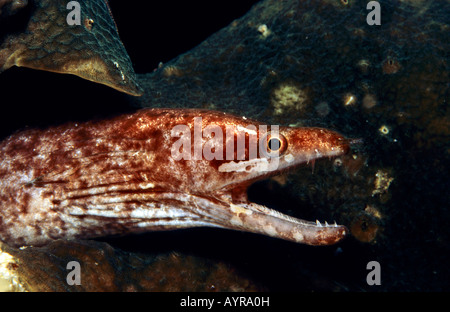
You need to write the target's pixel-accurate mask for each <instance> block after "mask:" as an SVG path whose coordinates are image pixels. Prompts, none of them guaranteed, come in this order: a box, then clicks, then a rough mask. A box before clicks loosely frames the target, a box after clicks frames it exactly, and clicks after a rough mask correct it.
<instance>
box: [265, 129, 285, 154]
mask: <svg viewBox="0 0 450 312" xmlns="http://www.w3.org/2000/svg"><path fill="white" fill-rule="evenodd" d="M265 142H266V144H265V145H266V146H265V147H266V148H265V149H266V151H267V156H269V157H279V156H281V155H283V154H284V153H285V152H286V150H287V147H288V143H287V140H286V138H285V137H284V135H282V134H280V133H273V132H269V133H268V134H267V137H266V140H265Z"/></svg>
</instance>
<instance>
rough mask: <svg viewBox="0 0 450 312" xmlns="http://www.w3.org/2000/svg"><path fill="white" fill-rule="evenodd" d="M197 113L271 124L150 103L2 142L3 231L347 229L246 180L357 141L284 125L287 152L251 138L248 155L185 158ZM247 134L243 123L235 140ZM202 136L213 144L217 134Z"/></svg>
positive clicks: (297, 232) (317, 238)
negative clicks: (266, 149) (292, 210)
mask: <svg viewBox="0 0 450 312" xmlns="http://www.w3.org/2000/svg"><path fill="white" fill-rule="evenodd" d="M196 117H201V118H202V126H203V130H205V127H206V126H208V125H218V126H219V127H220V128H221V129H223V133H224V134H225V133H226V132H225V131H226V125H229V126H230V125H231V126H233V127H234V129H239V127H241V126H242V127H247V126H249V125H255V126H256V127H259V126H260V125H261V124H260V123H258V122H256V121H250V120H247V119H245V118H242V117H236V116H233V115H228V114H225V113H222V112H214V111H207V110H195V109H191V110H190V109H148V110H141V111H138V112H136V113H134V114H131V115H122V116H119V117H116V118H114V119H111V120H106V121H99V122H88V123H84V124H74V123H72V124H66V125H62V126H59V127H56V128H50V129H48V130H28V131H24V132H21V133H17V134H14V135H12V136H11V137H9V138H8V139H6V140H5V141H3V142H2V143H1V144H0V204H1V210H0V239H1V240H2V241H4V242H5V243H7V244H9V245H13V246H21V245H42V244H46V243H48V242H50V241H52V240H55V239H60V238H63V239H72V238H93V237H100V236H106V235H116V234H127V233H132V232H134V233H136V232H145V231H153V230H170V229H177V228H186V227H196V226H214V227H223V228H229V229H236V230H242V231H249V232H255V233H261V234H265V235H269V236H273V237H279V238H282V239H286V240H291V241H295V242H300V243H306V244H310V245H328V244H333V243H336V242H337V241H339V240H340V239H342V238H343V237H344V236H345V234H346V233H347V229H346V228H345V227H344V226H338V225H336V224H335V225H328V224H324V225H321V224H320V223H312V222H307V221H303V220H299V219H295V218H292V217H289V216H286V215H283V214H281V213H279V212H277V211H274V210H271V209H268V208H266V207H264V206H261V205H257V204H254V203H251V202H249V201H248V200H247V198H246V187H247V186H248V185H249V184H250V183H251V182H253V181H255V180H259V179H263V178H265V177H267V176H269V175H273V174H276V173H279V172H281V171H283V170H286V169H287V168H290V167H293V166H296V165H299V164H303V163H308V162H309V161H314V160H315V159H317V158H321V157H332V156H338V155H342V154H344V153H346V152H347V151H348V148H349V143H348V140H346V139H345V138H344V137H342V136H341V135H340V134H338V133H335V132H332V131H329V130H326V129H320V128H288V127H280V129H279V134H280V135H279V137H280V138H281V141H283V144H282V146H280V151H279V154H278V155H277V156H273V155H272V156H267V155H265V154H260V155H258V158H257V159H256V160H255V159H249V145H248V141H247V142H246V145H245V155H246V156H245V158H244V159H243V160H238V159H236V160H235V161H233V160H226V159H225V160H218V159H212V160H207V159H205V156H204V155H202V157H201V159H199V160H195V159H191V160H175V159H174V158H173V157H172V147H173V146H174V144H175V143H176V142H177V141H178V140H179V137H177V136H173V135H171V131H172V129H173V128H174V127H175V126H177V125H186V126H188V127H189V129H190V130H191V133H192V141H193V142H194V134H193V133H194V132H193V129H194V125H195V123H194V118H196ZM272 128H273V127H272ZM272 128H270V130H271V131H272V130H273V129H275V128H273V129H272ZM242 133H243V132H240V131H239V130H236V132H235V133H234V136H233V137H234V139H236V138H237V137H238V136H239V135H242ZM272 133H274V132H273V131H272V132H271V134H270V135H272ZM244 134H245V132H244ZM263 135H266V134H265V133H263V132H262V131H257V137H258V139H259V138H264V140H261V142H262V144H265V143H264V142H266V141H265V140H268V138H269V137H266V136H263ZM247 136H248V135H247ZM202 140H203V142H202V146H204V144H205V142H209V141H210V140H211V137H204V138H203V139H202ZM224 142H225V141H224ZM224 145H225V143H224ZM192 149H194V146H192ZM225 151H226V147H225V148H224V150H223V153H224V155H225ZM235 152H236V149H235ZM234 158H236V154H235V155H234ZM255 161H258V163H255ZM275 161H276V162H277V166H276V167H271V166H272V164H274V163H275ZM259 163H263V164H264V163H268V164H269V166H268V167H267V170H265V171H261V170H259V169H258V168H259V167H258V166H259ZM225 169H226V170H225Z"/></svg>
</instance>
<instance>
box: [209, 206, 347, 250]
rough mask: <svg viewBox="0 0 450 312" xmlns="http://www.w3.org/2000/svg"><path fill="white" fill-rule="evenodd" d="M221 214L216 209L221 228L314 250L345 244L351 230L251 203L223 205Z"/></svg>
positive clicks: (217, 220) (212, 212)
mask: <svg viewBox="0 0 450 312" xmlns="http://www.w3.org/2000/svg"><path fill="white" fill-rule="evenodd" d="M222 203H223V202H222ZM223 204H224V205H229V207H227V209H224V208H225V207H223V206H222V208H221V209H220V210H216V209H214V208H213V209H212V211H211V210H210V213H211V214H212V215H213V218H214V220H215V222H214V223H215V224H216V225H217V226H220V227H224V228H229V229H235V230H241V231H245V232H252V233H258V234H263V235H267V236H271V237H275V238H280V239H284V240H288V241H292V242H296V243H302V244H307V245H313V246H320V245H332V244H335V243H337V242H339V241H341V240H342V239H343V238H344V237H345V236H346V235H347V233H349V231H348V229H347V228H346V227H345V226H343V225H338V224H336V223H334V224H328V223H327V222H324V223H320V222H319V221H316V222H310V221H306V220H301V219H297V218H294V217H291V216H288V215H285V214H283V213H281V212H278V211H276V210H273V209H270V208H267V207H265V206H262V205H258V204H255V203H251V202H246V203H238V204H234V203H232V202H231V201H227V202H226V203H223Z"/></svg>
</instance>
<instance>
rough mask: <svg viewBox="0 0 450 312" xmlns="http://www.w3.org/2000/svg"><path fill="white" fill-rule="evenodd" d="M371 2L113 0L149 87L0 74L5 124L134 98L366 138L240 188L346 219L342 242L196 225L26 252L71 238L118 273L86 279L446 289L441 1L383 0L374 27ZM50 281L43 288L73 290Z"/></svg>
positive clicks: (445, 17) (445, 22) (37, 121)
mask: <svg viewBox="0 0 450 312" xmlns="http://www.w3.org/2000/svg"><path fill="white" fill-rule="evenodd" d="M367 2H368V1H350V0H349V1H340V0H337V1H332V0H329V1H319V0H317V1H306V0H305V1H274V0H273V1H261V2H258V1H221V0H220V1H196V2H191V1H185V2H181V1H137V0H133V1H119V0H114V1H110V6H111V10H112V14H113V16H114V18H115V21H116V24H117V26H118V29H119V34H120V37H121V39H122V41H123V43H124V45H125V48H126V49H127V51H128V54H129V56H130V58H131V60H132V63H133V66H134V69H135V71H136V73H137V74H138V78H139V81H140V83H141V86H142V87H143V88H144V89H145V91H146V93H145V94H144V96H143V97H141V98H134V97H130V96H128V95H126V94H122V93H119V92H117V91H115V90H112V89H110V88H108V87H105V86H102V85H99V84H94V83H91V82H89V81H85V80H82V79H79V78H77V77H75V76H69V75H57V74H53V73H48V72H43V71H34V70H31V69H26V68H12V69H10V70H8V71H6V72H4V73H2V74H1V75H0V86H1V89H2V91H1V93H2V100H1V102H2V107H3V108H4V113H3V114H2V115H1V116H0V131H1V132H0V133H1V135H2V137H5V136H7V135H9V134H11V133H13V132H15V131H17V130H21V129H24V128H26V127H47V126H49V125H55V124H60V123H63V122H66V121H74V120H76V121H83V120H90V119H94V118H105V117H109V116H113V115H116V114H119V113H124V112H130V111H133V110H136V109H138V108H140V107H186V108H187V107H202V108H210V109H216V110H224V111H227V112H231V113H235V114H240V115H245V116H246V117H250V118H255V119H258V120H261V121H263V122H267V123H271V124H280V125H302V126H321V127H327V128H330V129H332V130H336V131H339V132H341V133H343V134H344V135H346V136H347V137H350V138H358V139H362V141H363V144H360V145H358V146H355V147H354V148H353V150H352V151H351V153H350V154H349V155H347V156H345V157H342V158H340V159H339V160H338V161H335V160H323V161H318V162H316V165H315V168H314V172H312V170H311V167H306V166H305V167H302V168H298V169H296V170H294V171H292V172H290V173H289V174H287V175H284V176H283V177H281V178H277V179H269V180H266V181H261V182H258V183H256V184H255V185H253V186H252V187H251V188H250V190H249V197H250V200H251V201H254V202H257V203H260V204H264V205H266V206H268V207H270V208H274V209H277V210H279V211H282V212H284V213H287V214H290V215H293V216H296V217H299V218H303V219H307V220H316V219H319V220H320V221H322V220H328V221H331V222H333V221H334V220H336V221H337V222H338V223H340V224H344V225H346V226H347V227H348V228H349V229H350V231H351V235H349V237H348V238H346V239H345V241H343V242H342V243H339V244H338V245H334V246H329V247H310V246H304V245H299V244H294V243H291V242H285V241H281V240H278V239H273V238H269V237H264V236H260V235H255V234H249V233H240V232H234V231H228V230H220V229H208V228H201V229H189V230H181V231H171V232H155V233H148V234H145V235H132V236H126V237H120V238H108V239H99V240H97V241H90V242H72V243H69V244H68V245H64V244H62V245H61V244H60V243H58V244H57V245H55V246H50V247H48V249H47V250H46V249H43V250H36V251H30V250H28V251H27V250H23V251H21V252H23V254H21V256H22V257H26V254H25V253H26V252H29V253H33V254H34V255H35V256H36V257H43V258H45V255H46V253H47V252H48V250H51V251H52V252H53V253H56V254H58V255H59V257H60V259H61V263H62V262H63V260H64V259H66V256H65V255H64V250H68V249H73V248H75V247H77V248H79V250H80V251H79V252H80V255H79V256H80V258H81V257H82V256H81V255H82V254H83V257H85V258H86V257H87V258H92V259H94V258H95V257H94V256H93V255H94V254H95V253H96V251H98V250H102V251H103V254H104V256H103V257H104V259H103V261H104V263H107V264H108V269H106V268H104V271H102V268H97V269H96V270H97V272H99V273H98V274H111V276H113V277H112V278H111V279H112V282H111V285H112V286H111V289H105V288H103V287H104V286H103V285H100V284H99V285H97V288H95V283H93V284H92V285H93V287H94V288H93V289H90V290H118V291H122V290H127V288H126V287H129V285H130V284H133V283H135V284H134V286H133V287H134V288H132V290H138V291H139V290H153V291H158V290H163V291H176V290H183V291H220V290H225V291H364V292H365V291H369V292H372V291H375V292H377V291H380V292H385V291H427V292H428V291H448V290H449V289H450V287H449V286H450V285H449V284H450V283H449V277H450V274H449V273H450V272H449V271H450V270H449V265H448V260H449V252H450V245H449V239H450V231H449V229H448V221H449V219H450V212H449V208H450V207H449V195H448V194H449V178H448V172H449V156H450V155H449V153H450V145H449V138H450V129H449V124H450V110H449V104H448V101H449V81H450V80H449V61H450V60H449V54H450V47H449V44H450V36H449V33H450V25H449V22H450V3H449V2H448V1H443V0H441V1H440V0H435V1H425V0H424V1H420V0H410V1H398V0H397V1H379V3H380V4H381V8H382V14H381V23H382V24H381V26H369V25H367V23H366V15H367V13H368V12H369V11H368V10H367V9H366V7H365V6H366V4H367ZM252 7H253V9H252V10H251V11H250V9H251V8H252ZM246 14H247V15H246ZM236 19H240V20H239V22H237V23H236V24H235V25H231V26H229V25H230V23H232V22H233V21H234V20H236ZM263 24H265V25H266V26H267V27H268V29H269V30H270V32H271V34H269V35H268V36H267V37H266V38H262V36H263V34H262V33H261V32H260V31H258V27H259V26H260V25H263ZM226 27H228V28H226ZM224 28H225V30H223V29H224ZM205 40H207V43H205ZM161 62H162V65H160V63H161ZM174 68H176V69H177V70H180V71H181V72H182V73H183V74H182V75H177V74H171V73H173V71H170V70H173V69H174ZM175 73H176V72H175ZM279 92H281V95H280V93H279ZM283 92H284V93H283ZM4 103H6V105H5V104H4ZM280 103H283V104H280ZM104 243H107V244H104ZM55 250H57V252H55ZM85 254H87V256H86V255H85ZM72 256H73V255H72ZM95 259H96V260H95V261H98V259H97V258H95ZM27 261H28V262H26V263H28V264H27V265H29V266H30V268H33V263H32V261H31V260H27ZM41 261H46V260H41ZM92 261H94V260H92ZM370 261H378V262H379V263H380V265H381V285H378V286H376V285H375V286H370V285H368V284H367V282H366V276H367V274H368V273H369V270H367V268H366V265H367V263H368V262H370ZM56 267H58V266H56ZM30 272H34V271H33V270H31V269H30V271H29V272H28V274H30V275H29V276H31V279H32V276H33V275H32V274H35V273H30ZM62 272H63V273H64V271H62ZM127 272H128V273H127ZM130 272H140V273H139V274H135V273H130ZM144 273H145V274H144ZM93 274H94V273H93ZM127 274H129V275H127ZM152 274H153V277H152ZM138 275H140V276H138ZM144 275H147V276H149V277H147V278H145V277H142V276H144ZM54 278H55V280H58V278H59V277H58V275H57V274H56V273H55V277H54ZM141 279H144V280H146V281H145V282H142V280H141ZM51 285H52V286H51V287H48V288H45V287H44V286H42V287H43V288H42V289H44V290H69V289H67V288H65V287H66V285H62V286H61V285H60V286H58V284H57V282H55V283H51ZM127 285H128V286H127ZM52 287H53V288H52ZM36 289H38V290H41V288H39V287H37V288H36Z"/></svg>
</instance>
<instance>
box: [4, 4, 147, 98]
mask: <svg viewBox="0 0 450 312" xmlns="http://www.w3.org/2000/svg"><path fill="white" fill-rule="evenodd" d="M68 3H69V1H66V0H35V1H26V0H0V73H1V72H2V71H4V70H6V69H8V68H10V67H11V66H14V65H15V66H23V67H28V68H33V69H38V70H45V71H50V72H56V73H63V74H73V75H76V76H79V77H81V78H84V79H87V80H90V81H93V82H97V83H101V84H104V85H107V86H109V87H112V88H114V89H116V90H118V91H121V92H125V93H127V94H130V95H134V96H140V95H142V94H143V91H142V89H141V87H140V86H139V84H138V83H137V80H136V75H135V72H134V70H133V67H132V64H131V60H130V58H129V56H128V54H127V52H126V50H125V47H124V46H123V44H122V42H121V41H120V38H119V33H118V31H117V27H116V24H115V22H114V19H113V17H112V15H111V11H110V9H109V6H108V2H107V1H104V0H84V1H78V3H79V4H80V25H69V24H68V22H67V18H68V15H69V13H71V9H72V7H69V9H68Z"/></svg>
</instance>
